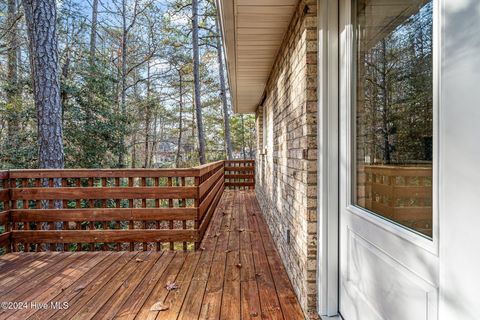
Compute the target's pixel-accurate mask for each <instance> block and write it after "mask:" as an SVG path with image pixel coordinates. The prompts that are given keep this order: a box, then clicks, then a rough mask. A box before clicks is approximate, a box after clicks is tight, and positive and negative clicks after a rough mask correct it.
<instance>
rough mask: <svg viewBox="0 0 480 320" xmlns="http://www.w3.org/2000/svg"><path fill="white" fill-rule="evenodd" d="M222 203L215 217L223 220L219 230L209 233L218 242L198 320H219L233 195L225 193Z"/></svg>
mask: <svg viewBox="0 0 480 320" xmlns="http://www.w3.org/2000/svg"><path fill="white" fill-rule="evenodd" d="M224 201H225V205H222V207H223V212H220V213H221V216H219V215H218V214H217V215H216V216H215V218H216V219H223V220H222V222H221V227H220V230H219V231H218V232H217V233H211V234H210V233H209V234H210V236H214V237H218V240H217V245H216V247H215V253H214V256H213V261H212V266H211V270H210V274H209V277H208V280H207V288H206V291H205V294H204V296H203V302H202V308H201V310H200V317H199V318H200V319H219V317H220V311H221V305H222V295H223V284H224V279H225V265H226V261H227V248H228V238H229V235H230V232H229V231H228V230H229V228H230V221H231V217H232V212H233V193H230V192H225V193H224ZM222 216H223V217H222Z"/></svg>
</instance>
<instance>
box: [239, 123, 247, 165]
mask: <svg viewBox="0 0 480 320" xmlns="http://www.w3.org/2000/svg"><path fill="white" fill-rule="evenodd" d="M240 120H241V123H242V153H243V160H245V159H247V152H246V150H245V121H244V120H243V114H241V115H240Z"/></svg>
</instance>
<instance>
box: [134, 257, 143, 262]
mask: <svg viewBox="0 0 480 320" xmlns="http://www.w3.org/2000/svg"><path fill="white" fill-rule="evenodd" d="M135 262H143V260H142V259H139V258H137V259H135Z"/></svg>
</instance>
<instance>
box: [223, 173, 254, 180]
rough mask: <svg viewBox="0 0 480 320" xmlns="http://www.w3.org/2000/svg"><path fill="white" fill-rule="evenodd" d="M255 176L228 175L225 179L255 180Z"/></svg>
mask: <svg viewBox="0 0 480 320" xmlns="http://www.w3.org/2000/svg"><path fill="white" fill-rule="evenodd" d="M254 178H255V175H254V174H226V175H225V179H254Z"/></svg>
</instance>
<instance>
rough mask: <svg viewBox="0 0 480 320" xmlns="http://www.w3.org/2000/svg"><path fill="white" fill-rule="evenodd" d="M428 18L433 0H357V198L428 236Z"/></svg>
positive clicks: (430, 88) (430, 137)
mask: <svg viewBox="0 0 480 320" xmlns="http://www.w3.org/2000/svg"><path fill="white" fill-rule="evenodd" d="M432 20H433V13H432V1H424V0H423V1H422V0H393V1H385V0H358V1H357V10H356V22H357V33H356V34H357V43H356V51H357V57H356V108H355V110H356V130H355V131H356V139H355V147H356V153H355V155H356V179H355V180H356V190H355V198H356V199H355V203H356V204H357V205H358V206H361V207H363V208H365V209H368V210H369V211H371V212H373V213H375V214H377V215H380V216H382V217H384V218H386V219H389V220H392V221H394V222H396V223H398V224H401V225H403V226H405V227H408V228H410V229H412V230H416V231H417V232H420V233H422V234H424V235H426V236H429V237H431V235H432V155H433V154H432V141H433V121H432V120H433V74H432Z"/></svg>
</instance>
